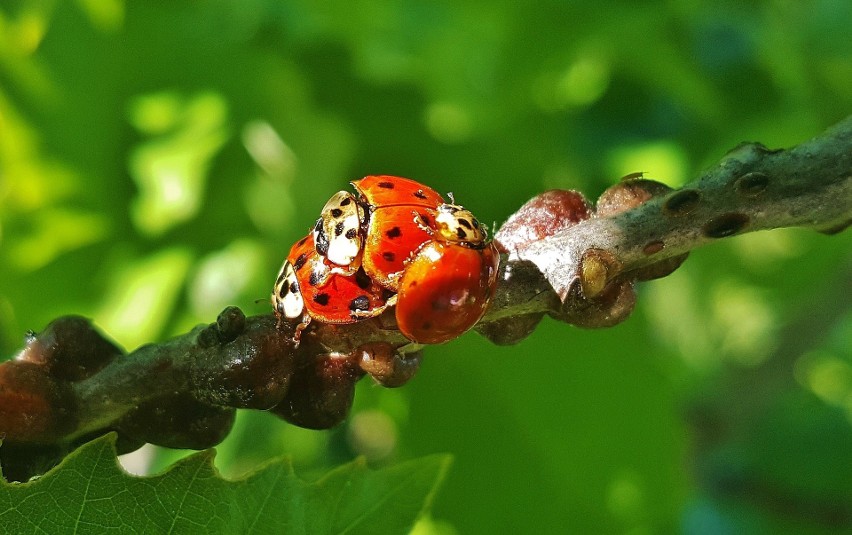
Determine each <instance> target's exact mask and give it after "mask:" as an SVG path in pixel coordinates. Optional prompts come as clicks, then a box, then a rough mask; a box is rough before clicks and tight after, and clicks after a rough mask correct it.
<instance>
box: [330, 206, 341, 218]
mask: <svg viewBox="0 0 852 535" xmlns="http://www.w3.org/2000/svg"><path fill="white" fill-rule="evenodd" d="M342 215H343V210H341V209H340V208H332V209H331V217H333V218H335V219H337V218H338V217H340V216H342Z"/></svg>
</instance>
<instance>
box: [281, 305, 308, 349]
mask: <svg viewBox="0 0 852 535" xmlns="http://www.w3.org/2000/svg"><path fill="white" fill-rule="evenodd" d="M278 320H279V321H280V320H281V318H279V319H278ZM310 324H311V317H310V316H309V315H308V314H307V313H305V314H303V315H302V318H301V321H300V322H299V324H298V325H296V330H295V331H294V332H293V349H297V348H298V347H299V343H300V342H301V341H302V331H304V330H305V329H306V328H307V327H308V325H310Z"/></svg>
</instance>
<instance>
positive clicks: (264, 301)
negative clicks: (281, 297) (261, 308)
mask: <svg viewBox="0 0 852 535" xmlns="http://www.w3.org/2000/svg"><path fill="white" fill-rule="evenodd" d="M268 302H269V298H268V297H258V298H257V299H255V300H254V304H255V305H259V304H260V303H268Z"/></svg>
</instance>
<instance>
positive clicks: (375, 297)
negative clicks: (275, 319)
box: [272, 232, 396, 335]
mask: <svg viewBox="0 0 852 535" xmlns="http://www.w3.org/2000/svg"><path fill="white" fill-rule="evenodd" d="M395 302H396V298H395V296H393V294H391V293H390V292H388V291H387V290H385V289H384V288H382V287H381V286H379V285H378V284H376V283H375V282H374V281H373V280H372V279H370V277H369V276H368V275H367V274H366V273H365V272H364V270H363V269H361V268H360V266H359V267H354V268H353V267H352V266H347V269H343V268H340V267H337V266H334V265H333V264H332V263H331V262H329V261H328V260H327V259H326V258H325V257H324V256H321V255H320V254H319V253H318V252H317V250H316V247H315V242H314V233H313V232H311V233H309V234H308V235H307V236H305V237H304V238H302V239H301V240H299V241H297V242H296V243H295V244H294V245H293V247H292V248H291V249H290V254H289V255H288V256H287V260H285V261H284V265H283V266H282V267H281V271H280V273H279V275H278V279H277V280H276V283H275V286H274V289H273V293H272V304H273V307H274V308H275V313H276V314H277V315H278V316H279V317H284V318H287V319H290V320H295V319H299V320H300V323H299V326H298V327H297V333H298V332H300V331H302V330H303V329H304V328H305V327H306V326H307V325H308V324H309V323H310V321H311V319H316V320H318V321H322V322H325V323H355V322H356V321H359V320H362V319H365V318H372V317H374V316H378V315H379V314H381V313H382V312H384V310H385V309H386V308H387V307H388V306H392V305H393V304H394V303H395ZM297 335H298V334H297Z"/></svg>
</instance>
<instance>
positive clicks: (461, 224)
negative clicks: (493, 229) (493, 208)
mask: <svg viewBox="0 0 852 535" xmlns="http://www.w3.org/2000/svg"><path fill="white" fill-rule="evenodd" d="M435 226H436V227H437V234H438V236H440V238H441V239H442V240H445V241H447V242H450V243H460V244H463V245H467V246H469V247H473V248H479V247H482V246H484V245H485V240H486V239H487V238H488V235H487V233H486V230H485V227H483V226H482V225H481V224H480V223H479V221H478V220H477V219H476V217H475V216H474V215H473V214H472V213H471V212H470V210H467V209H465V208H464V207H463V206H459V205H457V204H442V205H440V206H438V214H437V215H436V216H435Z"/></svg>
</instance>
